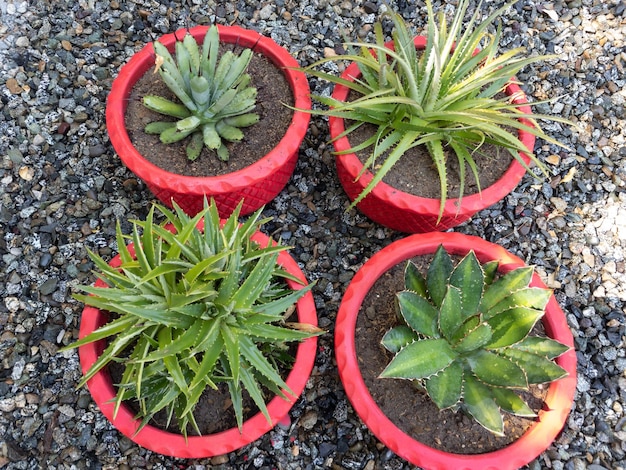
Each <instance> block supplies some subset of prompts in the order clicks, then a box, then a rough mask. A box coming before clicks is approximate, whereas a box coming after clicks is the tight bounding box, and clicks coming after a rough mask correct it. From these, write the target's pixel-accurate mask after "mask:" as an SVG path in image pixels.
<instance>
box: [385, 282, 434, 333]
mask: <svg viewBox="0 0 626 470" xmlns="http://www.w3.org/2000/svg"><path fill="white" fill-rule="evenodd" d="M396 296H397V298H398V305H399V307H400V314H401V315H402V318H403V319H404V321H405V322H406V324H407V325H408V326H409V327H410V328H412V329H413V330H414V331H416V332H417V333H421V334H423V335H425V336H428V337H434V338H438V337H439V332H438V330H437V318H438V315H439V312H437V309H436V308H435V307H433V305H432V304H431V303H430V302H429V301H428V300H426V299H424V297H421V296H420V295H418V294H416V293H414V292H409V291H403V292H398V293H397V294H396Z"/></svg>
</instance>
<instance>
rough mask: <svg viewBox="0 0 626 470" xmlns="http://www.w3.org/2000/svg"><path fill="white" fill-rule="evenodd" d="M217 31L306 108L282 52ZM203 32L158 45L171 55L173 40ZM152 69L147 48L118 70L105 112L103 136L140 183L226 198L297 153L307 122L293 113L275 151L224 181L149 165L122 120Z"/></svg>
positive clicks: (305, 95)
mask: <svg viewBox="0 0 626 470" xmlns="http://www.w3.org/2000/svg"><path fill="white" fill-rule="evenodd" d="M216 26H217V28H218V30H219V36H220V41H221V42H224V43H228V44H237V45H239V46H242V47H248V48H250V49H252V50H253V51H255V52H258V53H261V54H263V55H264V56H266V57H267V58H268V59H269V60H270V61H271V62H272V63H273V64H274V65H275V66H276V67H278V68H279V69H282V71H283V74H284V75H285V78H286V80H287V82H288V83H289V86H290V87H291V90H292V92H293V97H294V107H295V108H298V109H310V108H311V99H310V96H309V95H310V89H309V84H308V81H307V78H306V75H305V74H304V73H303V72H301V71H298V70H295V69H294V68H297V67H299V65H298V62H297V61H296V60H295V59H294V58H293V57H292V56H291V55H290V54H289V52H288V51H287V50H286V49H284V48H283V47H281V46H279V45H278V44H277V43H276V42H274V41H273V40H272V39H271V38H269V37H266V36H263V35H261V34H259V33H257V32H256V31H252V30H248V29H244V28H241V27H239V26H222V25H216ZM208 28H209V27H208V26H195V27H193V28H190V29H189V30H187V29H180V30H178V31H176V32H175V33H170V34H166V35H164V36H162V37H160V38H159V42H161V43H162V44H163V45H165V46H166V47H167V48H168V50H170V51H173V50H174V45H175V43H176V38H177V37H178V38H182V37H183V36H184V35H185V33H187V31H189V32H190V33H191V34H192V35H193V36H194V38H196V40H199V41H202V39H203V38H204V36H205V34H206V31H207V29H208ZM153 67H154V48H153V45H152V43H150V44H147V45H146V46H144V47H143V49H141V50H140V51H139V52H137V53H136V54H134V55H133V56H132V57H131V59H130V60H129V61H128V63H127V64H125V65H124V66H123V67H122V69H121V70H120V73H119V75H118V76H117V78H116V79H115V80H114V81H113V85H112V87H111V93H110V94H109V97H108V100H107V107H106V123H107V131H108V133H109V136H110V138H111V143H112V144H113V147H114V148H115V151H116V152H117V154H118V155H119V156H120V158H121V159H122V161H123V162H124V164H125V165H126V166H127V167H128V168H129V169H130V170H131V171H132V172H133V173H135V174H136V175H137V176H139V177H140V178H141V179H143V180H145V181H152V182H155V183H157V184H158V185H159V186H160V187H165V188H170V189H171V190H172V191H173V192H175V193H183V194H189V195H199V196H202V195H203V194H222V193H231V192H233V191H237V190H239V189H241V188H245V187H248V186H250V185H251V184H253V183H254V182H257V181H262V180H264V179H265V178H267V177H268V176H270V175H271V174H272V173H273V172H274V171H275V170H276V167H278V166H282V165H284V164H285V162H287V161H288V160H289V158H290V157H291V156H292V155H293V154H294V153H295V152H297V151H298V148H299V147H300V143H301V142H302V140H303V139H304V135H305V134H306V132H307V129H308V126H309V120H310V114H309V113H307V112H304V111H294V113H293V117H292V120H291V123H290V125H289V127H288V129H287V130H286V132H285V135H284V136H283V138H282V139H281V140H280V142H279V143H278V145H276V147H274V148H273V149H272V150H271V151H270V152H269V153H268V154H266V155H265V156H263V157H262V158H260V159H259V160H258V161H256V162H255V163H253V164H252V165H250V166H248V167H246V168H243V169H241V170H238V171H235V172H232V173H228V174H226V175H219V176H204V177H195V176H185V175H178V174H175V173H171V172H168V171H165V170H163V169H162V168H160V167H158V166H156V165H154V164H153V163H151V162H150V161H149V160H147V159H146V158H144V157H143V156H142V155H141V154H140V153H139V152H138V151H137V149H136V148H135V147H134V146H133V145H132V143H131V141H130V137H129V136H128V132H127V131H126V126H125V125H124V115H125V113H126V108H127V103H128V98H129V96H130V93H131V90H132V88H133V86H134V84H135V83H136V82H137V81H138V80H139V79H140V78H141V77H142V76H143V75H144V74H145V73H146V72H147V71H148V70H150V69H151V68H153Z"/></svg>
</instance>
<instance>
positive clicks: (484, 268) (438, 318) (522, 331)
mask: <svg viewBox="0 0 626 470" xmlns="http://www.w3.org/2000/svg"><path fill="white" fill-rule="evenodd" d="M497 269H498V263H497V262H489V263H486V264H484V265H481V264H480V262H479V261H478V259H477V258H476V255H475V254H474V252H473V251H470V252H469V254H467V255H466V256H465V257H464V258H463V259H462V260H461V261H460V262H459V263H458V264H457V266H456V267H455V266H453V262H452V260H451V258H450V255H449V254H448V253H447V252H446V251H445V249H444V248H443V247H442V246H440V247H439V248H438V250H437V251H436V253H435V256H434V259H433V261H432V263H431V265H430V266H429V268H428V272H427V275H426V277H425V278H424V276H422V274H421V273H420V272H419V271H418V269H417V268H416V267H415V265H414V264H412V263H411V262H409V263H407V266H406V269H405V273H404V278H405V290H404V291H402V292H399V293H398V294H397V300H398V306H399V315H400V317H401V319H402V322H403V323H402V324H401V325H399V326H396V327H393V328H392V329H390V330H389V331H388V332H387V333H386V334H385V336H384V337H383V339H382V345H383V346H384V347H385V348H386V349H387V350H388V351H390V352H392V353H394V354H395V356H394V358H393V359H392V360H391V362H390V363H389V364H388V365H387V367H386V368H385V369H384V370H383V372H382V373H381V374H380V377H381V378H399V379H408V380H414V381H416V383H417V384H418V385H419V386H421V387H423V389H424V390H425V391H426V393H427V394H428V396H429V397H430V398H431V399H432V400H433V402H434V403H435V404H436V405H437V406H438V407H439V408H440V409H448V408H449V409H453V410H455V411H456V410H459V409H460V410H462V411H463V412H465V413H467V414H468V415H469V416H471V417H472V418H474V419H475V420H476V421H477V422H478V423H480V424H481V425H482V426H483V427H485V428H486V429H488V430H489V431H491V432H493V433H494V434H497V435H503V431H504V425H503V418H502V413H501V412H502V411H505V412H507V413H512V414H515V415H519V416H524V417H534V416H535V413H534V412H533V410H532V409H531V408H530V407H529V406H528V405H527V404H526V402H524V400H523V399H522V398H520V396H519V395H518V394H517V393H515V391H516V390H527V389H528V386H529V385H530V384H542V383H549V382H552V381H554V380H557V379H559V378H561V377H564V376H565V375H567V373H566V371H565V370H564V369H563V368H562V367H561V366H559V365H557V364H556V363H555V362H553V361H552V359H554V358H556V357H558V356H560V355H561V354H563V353H564V352H566V351H567V350H568V349H569V348H568V346H566V345H564V344H562V343H560V342H558V341H555V340H553V339H550V338H546V337H541V336H529V333H530V332H531V330H532V329H533V327H534V326H535V324H536V323H537V321H538V320H539V319H540V318H541V317H542V316H543V315H544V309H545V307H546V305H547V303H548V300H549V299H550V296H551V295H552V291H550V290H549V289H544V288H538V287H530V281H531V278H532V275H533V268H532V267H522V268H518V269H515V270H513V271H510V272H508V273H507V274H504V275H502V276H499V277H498V276H497Z"/></svg>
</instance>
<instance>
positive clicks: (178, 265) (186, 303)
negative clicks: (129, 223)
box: [68, 203, 320, 436]
mask: <svg viewBox="0 0 626 470" xmlns="http://www.w3.org/2000/svg"><path fill="white" fill-rule="evenodd" d="M174 208H175V212H172V211H170V210H168V209H166V208H165V207H162V206H159V205H155V206H153V208H152V209H151V210H150V212H149V214H148V216H147V218H146V220H145V221H133V226H134V228H133V233H132V235H130V236H127V235H123V234H122V232H121V229H120V226H119V224H118V226H117V243H118V246H119V253H120V257H121V265H120V266H119V267H118V268H117V267H116V268H114V267H111V266H110V265H109V264H107V263H106V262H105V261H104V260H103V259H102V258H101V257H100V256H98V255H97V254H95V253H93V252H90V257H91V259H92V260H93V262H94V263H95V265H96V267H97V268H98V269H99V271H100V272H99V273H97V276H98V278H100V279H101V280H102V281H104V283H105V284H106V286H107V287H97V286H82V287H81V288H80V289H81V290H82V291H84V292H86V293H87V294H89V295H83V294H77V295H75V298H76V299H78V300H79V301H81V302H83V303H85V304H87V305H91V306H94V307H97V308H98V309H101V310H106V311H109V312H112V313H113V315H112V320H110V321H109V322H108V323H107V324H105V325H104V326H102V327H100V328H98V329H97V330H95V331H93V332H92V333H90V334H89V335H88V336H86V337H84V338H82V339H80V340H78V341H77V342H75V343H73V344H72V345H70V346H68V348H74V347H78V346H81V345H84V344H87V343H90V342H93V341H98V340H102V339H106V340H107V341H108V345H107V347H106V349H105V350H104V351H103V353H102V354H101V356H100V357H99V359H98V360H97V361H96V362H95V363H94V364H93V366H92V367H91V368H90V369H89V370H88V371H87V373H86V374H85V375H84V377H83V378H82V380H81V381H80V384H79V386H82V385H84V384H85V383H87V381H88V380H89V379H90V378H91V377H93V376H94V375H95V374H96V373H97V372H98V371H99V370H100V369H102V368H103V367H105V366H107V364H109V363H110V362H112V361H114V362H120V363H123V364H124V367H125V368H124V372H123V376H122V378H121V380H120V383H119V384H118V391H117V396H116V411H115V412H116V413H117V410H118V409H119V406H120V404H121V403H122V402H123V401H125V400H131V399H134V400H136V402H137V403H138V404H139V416H140V417H141V418H142V426H141V427H143V426H144V425H145V424H147V423H148V421H149V420H150V419H151V418H152V417H153V416H154V415H155V414H156V413H158V412H159V411H161V410H165V411H166V412H167V416H168V426H169V424H170V420H171V419H172V417H173V416H174V415H175V416H176V418H177V420H178V424H179V428H180V429H181V432H182V433H183V434H184V435H185V436H186V435H187V427H188V425H190V424H191V426H192V427H193V428H194V429H195V431H196V432H198V433H200V431H199V429H198V425H197V423H196V421H195V419H194V416H193V411H194V409H195V407H196V404H197V403H198V400H199V399H200V396H201V394H202V392H203V391H204V390H205V389H206V388H207V387H209V388H213V389H216V388H217V386H218V384H220V383H226V384H227V386H228V390H229V392H230V396H231V399H232V404H233V408H234V412H235V416H236V419H237V423H238V425H239V428H240V429H241V426H242V422H243V404H242V390H243V389H244V388H245V389H246V390H247V391H248V393H249V395H250V397H252V399H253V400H254V402H255V403H256V405H257V406H258V407H259V409H260V410H261V411H262V412H263V413H264V414H265V416H266V418H267V419H268V421H269V420H270V417H269V414H268V412H267V407H266V404H265V398H264V393H263V389H262V387H265V388H266V389H267V390H269V391H271V392H272V393H274V394H277V395H279V396H281V397H286V395H285V393H283V390H286V391H287V393H291V391H290V390H289V387H288V386H287V384H286V383H285V382H284V381H283V379H282V378H281V376H280V374H279V371H278V366H279V365H280V364H281V363H282V364H286V363H287V362H288V361H289V360H290V359H291V358H289V355H288V354H287V350H286V347H287V343H288V342H291V341H300V340H303V339H305V338H309V337H311V336H314V335H316V334H319V332H320V330H318V329H316V328H315V327H313V326H311V325H302V324H299V323H292V324H290V323H287V322H285V317H288V316H289V315H290V313H291V312H292V311H293V308H292V306H293V305H294V304H295V302H296V301H297V300H298V299H299V298H300V297H302V296H303V295H304V294H305V293H306V292H308V291H309V290H310V288H311V285H308V286H306V287H303V288H301V289H297V290H291V289H289V288H288V287H287V285H286V283H285V282H284V281H285V280H287V279H291V280H294V281H296V282H299V281H298V280H297V279H296V278H294V277H293V276H292V275H290V274H289V273H287V272H286V271H285V270H283V269H282V268H281V267H280V266H279V265H277V257H278V253H279V252H281V251H283V250H286V249H287V247H285V246H281V245H269V246H267V247H261V246H259V245H258V244H257V243H255V242H253V241H251V239H250V237H251V235H252V234H253V233H254V232H256V231H257V230H258V229H259V227H260V226H261V224H262V223H264V222H266V219H260V218H259V216H260V210H259V211H257V212H256V213H255V214H253V215H252V216H251V217H250V218H249V219H248V220H247V221H246V222H244V223H243V224H241V225H240V224H239V223H238V220H237V217H238V214H239V209H237V210H235V211H234V212H233V214H232V215H231V216H230V217H229V218H228V220H226V221H225V223H224V224H223V226H221V225H220V218H219V215H218V211H217V208H216V206H215V204H213V203H211V204H210V205H208V204H206V203H205V208H204V210H203V211H201V212H200V213H198V214H197V215H196V216H195V217H193V218H191V217H189V216H188V215H186V214H185V213H184V212H183V211H182V210H181V209H180V208H179V207H178V206H176V205H175V204H174ZM155 209H156V212H158V213H161V214H162V215H163V216H165V222H163V223H162V224H156V223H155V220H154V215H155ZM167 222H169V223H170V224H171V226H169V227H168V226H165V225H164V224H165V223H167ZM140 229H141V230H140ZM140 231H141V234H140ZM127 239H130V240H131V241H132V242H133V243H134V254H133V253H132V252H131V251H130V250H129V248H127V247H126V244H125V242H126V241H127ZM300 284H301V283H300ZM140 429H141V428H140Z"/></svg>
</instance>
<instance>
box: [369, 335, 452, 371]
mask: <svg viewBox="0 0 626 470" xmlns="http://www.w3.org/2000/svg"><path fill="white" fill-rule="evenodd" d="M456 357H457V354H456V353H455V352H454V350H453V349H452V348H451V347H450V345H448V342H447V341H446V340H443V339H424V340H420V341H415V342H414V343H411V344H409V345H407V346H406V347H404V348H402V349H401V350H400V351H399V352H398V354H396V356H395V357H394V358H393V359H392V361H391V362H390V363H389V364H388V365H387V367H386V368H385V370H383V371H382V373H381V374H380V377H386V378H398V379H424V378H428V377H430V376H431V375H433V374H436V373H437V372H439V371H441V370H443V369H445V368H446V367H447V366H449V365H450V363H451V362H452V361H454V360H455V359H456Z"/></svg>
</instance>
